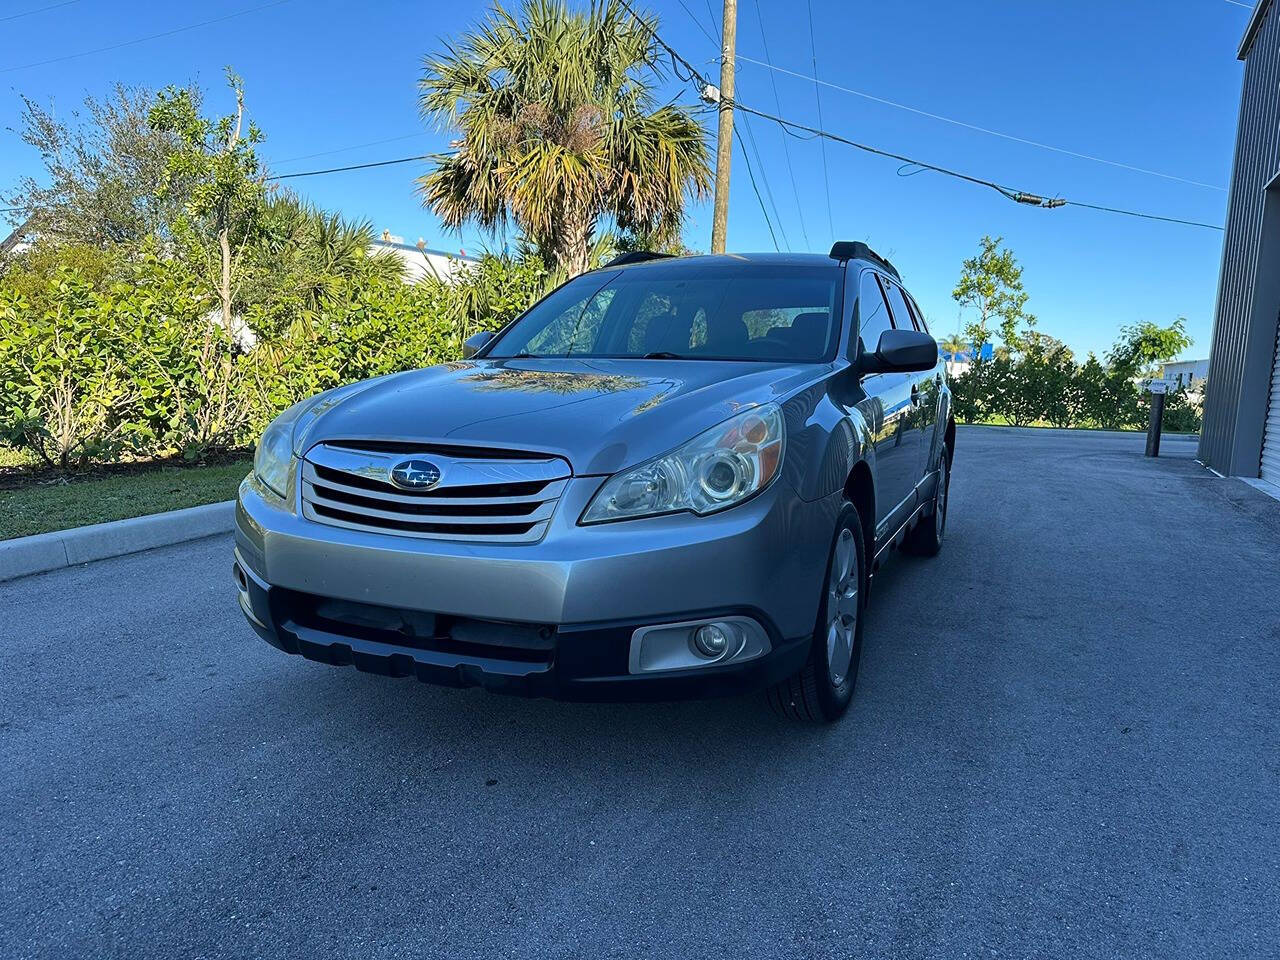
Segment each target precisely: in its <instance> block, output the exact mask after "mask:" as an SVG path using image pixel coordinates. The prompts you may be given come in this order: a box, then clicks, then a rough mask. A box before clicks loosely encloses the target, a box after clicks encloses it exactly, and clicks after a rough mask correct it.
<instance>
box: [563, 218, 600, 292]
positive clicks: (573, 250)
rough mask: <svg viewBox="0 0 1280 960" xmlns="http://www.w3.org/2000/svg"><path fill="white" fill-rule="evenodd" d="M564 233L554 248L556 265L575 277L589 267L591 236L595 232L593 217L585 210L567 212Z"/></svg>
mask: <svg viewBox="0 0 1280 960" xmlns="http://www.w3.org/2000/svg"><path fill="white" fill-rule="evenodd" d="M563 222H564V233H563V235H562V237H561V240H560V244H559V248H558V249H557V250H556V265H557V266H558V267H560V269H561V270H563V271H564V272H565V274H566V275H567V276H569V277H576V276H578V275H579V274H581V273H586V272H587V271H588V270H590V269H591V237H592V235H593V234H594V233H595V226H596V224H595V218H594V217H592V216H591V215H590V214H588V213H587V212H586V211H575V212H571V213H567V214H566V215H565V217H564V221H563Z"/></svg>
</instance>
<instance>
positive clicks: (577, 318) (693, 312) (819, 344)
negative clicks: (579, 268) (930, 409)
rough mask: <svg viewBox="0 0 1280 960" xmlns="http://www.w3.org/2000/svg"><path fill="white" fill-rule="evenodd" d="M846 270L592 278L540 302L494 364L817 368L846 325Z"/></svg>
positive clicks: (694, 271) (760, 267) (674, 267)
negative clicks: (556, 360)
mask: <svg viewBox="0 0 1280 960" xmlns="http://www.w3.org/2000/svg"><path fill="white" fill-rule="evenodd" d="M841 279H842V278H841V275H840V271H839V268H838V267H834V266H833V267H827V266H822V267H796V266H777V265H768V264H744V265H742V266H740V267H738V266H724V265H718V266H714V267H705V268H704V267H700V266H698V265H694V264H689V263H687V262H686V263H683V264H671V265H665V266H664V265H655V266H646V267H641V268H638V269H631V270H619V271H615V272H613V273H611V274H601V273H595V274H584V275H583V276H581V277H578V278H576V279H574V280H572V281H570V282H569V283H567V284H565V285H564V286H563V287H561V288H560V289H559V290H557V291H556V292H555V293H553V294H552V295H551V296H549V297H548V298H547V299H545V300H543V301H542V302H541V303H538V304H536V305H534V306H533V307H532V308H531V309H530V310H529V311H528V313H526V314H525V315H524V316H523V317H521V318H520V319H519V320H518V321H517V322H516V323H515V324H514V325H513V326H512V327H511V328H510V329H509V330H507V331H506V333H504V334H503V335H502V336H501V337H500V338H499V339H498V341H497V342H496V343H495V344H494V347H493V349H491V350H489V351H487V352H486V356H490V357H514V356H520V355H528V356H542V357H563V356H575V357H577V356H583V357H643V356H646V355H648V354H655V353H667V354H676V355H678V356H681V357H690V358H695V359H715V360H776V361H784V362H810V361H820V360H823V359H827V358H829V354H830V353H831V352H833V351H834V347H835V340H836V337H837V336H838V334H839V325H838V324H837V323H835V322H834V321H833V318H834V317H835V316H836V315H837V300H836V298H837V291H838V289H839V286H838V284H839V283H840V281H841Z"/></svg>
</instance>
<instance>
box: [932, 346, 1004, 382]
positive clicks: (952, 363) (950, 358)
mask: <svg viewBox="0 0 1280 960" xmlns="http://www.w3.org/2000/svg"><path fill="white" fill-rule="evenodd" d="M941 352H942V359H943V360H944V361H945V362H946V364H947V376H948V377H958V376H960V374H962V373H967V372H968V370H969V368H970V367H971V366H973V355H974V354H973V348H972V347H971V348H969V349H968V350H957V351H956V352H955V353H948V352H947V351H946V350H943V351H941ZM979 355H980V356H981V357H982V359H983V360H990V359H991V358H992V356H993V355H994V353H993V348H992V346H991V344H989V343H984V344H983V345H982V350H981V352H980V354H979Z"/></svg>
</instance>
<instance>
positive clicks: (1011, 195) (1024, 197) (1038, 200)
mask: <svg viewBox="0 0 1280 960" xmlns="http://www.w3.org/2000/svg"><path fill="white" fill-rule="evenodd" d="M618 2H619V3H621V4H622V5H623V6H624V7H625V8H626V9H627V12H628V13H630V14H631V15H632V16H633V17H635V16H636V13H635V10H633V9H632V8H631V5H630V4H629V3H628V2H627V0H618ZM636 19H637V20H639V18H638V17H636ZM639 22H640V23H641V24H642V25H643V26H644V28H645V30H646V31H647V32H648V33H649V35H650V36H651V37H653V39H654V42H655V43H657V44H658V45H659V46H660V47H662V48H663V49H664V50H665V51H667V53H668V54H669V55H670V56H671V58H672V62H677V61H678V62H680V63H682V64H684V65H685V67H686V68H687V69H688V71H689V72H690V74H691V75H692V76H693V77H696V78H697V79H699V80H701V81H702V83H704V84H705V83H706V78H704V77H703V76H702V75H701V74H700V73H699V72H698V70H697V69H696V68H695V67H694V66H693V65H692V64H690V63H689V61H688V60H685V59H684V58H683V57H681V56H680V54H679V53H678V52H677V51H676V50H675V49H674V48H672V47H671V45H670V44H668V43H667V42H666V41H665V40H663V39H662V38H661V37H660V36H659V35H658V33H657V31H655V30H654V29H653V27H651V26H649V25H648V24H647V23H645V22H644V21H643V20H640V21H639ZM732 105H733V107H734V108H736V109H738V110H741V111H743V112H744V113H749V114H753V115H754V116H757V117H761V118H762V119H765V120H772V121H773V122H774V123H776V124H778V125H779V126H780V127H781V128H782V129H783V130H785V131H787V132H788V133H790V134H791V135H792V136H796V137H797V138H798V139H806V138H804V137H800V136H799V134H797V133H796V131H797V130H799V131H803V132H804V133H807V134H810V136H811V137H821V138H823V139H824V140H834V141H835V142H837V143H843V144H845V145H847V146H850V147H856V148H857V149H859V150H864V151H866V152H867V153H873V154H875V155H877V156H881V157H888V158H889V159H892V160H897V161H899V162H900V163H903V164H907V165H910V166H917V167H923V168H924V169H926V170H932V171H934V172H935V173H941V174H945V175H946V176H949V177H955V178H956V179H958V180H965V181H967V182H969V183H973V184H977V185H979V186H983V187H989V188H991V189H992V190H995V191H996V192H997V193H999V194H1001V195H1002V196H1004V197H1005V198H1007V199H1009V200H1012V201H1014V202H1015V203H1023V204H1028V205H1030V206H1037V207H1046V208H1049V209H1053V208H1056V207H1065V206H1067V205H1068V203H1070V204H1071V205H1073V206H1077V207H1085V208H1087V209H1090V210H1100V211H1103V212H1105V213H1115V214H1120V215H1121V216H1126V217H1140V218H1142V219H1145V220H1159V221H1162V222H1164V223H1179V224H1184V225H1186V226H1190V227H1204V228H1206V229H1208V230H1222V229H1223V228H1222V226H1221V225H1220V224H1216V223H1204V222H1202V221H1199V220H1184V219H1182V218H1181V217H1166V216H1161V215H1160V214H1154V213H1143V212H1142V211H1138V210H1126V209H1123V208H1121V207H1107V206H1102V205H1101V204H1090V203H1084V202H1082V201H1078V200H1072V201H1068V200H1066V199H1064V198H1062V197H1043V196H1040V195H1039V194H1035V193H1030V192H1028V191H1025V190H1017V189H1014V188H1013V187H1007V186H1002V185H1001V184H998V183H996V182H995V181H993V180H986V179H983V178H982V177H975V176H972V175H970V174H967V173H960V172H959V171H956V170H950V169H948V168H946V167H940V166H938V165H937V164H932V163H924V162H923V161H920V160H915V159H913V158H911V157H906V156H903V155H901V154H898V153H892V152H890V151H888V150H881V149H880V148H878V147H872V146H868V145H867V144H865V143H858V142H857V141H856V140H850V139H849V138H848V137H842V136H840V135H839V134H835V133H830V132H828V131H826V130H822V129H820V128H818V127H810V126H807V125H805V124H803V123H796V122H795V121H794V120H787V119H785V118H784V117H780V116H776V115H774V114H769V113H765V112H764V111H762V110H756V109H754V108H752V107H748V106H746V105H745V104H743V103H741V102H737V101H735V102H734V103H733V104H732Z"/></svg>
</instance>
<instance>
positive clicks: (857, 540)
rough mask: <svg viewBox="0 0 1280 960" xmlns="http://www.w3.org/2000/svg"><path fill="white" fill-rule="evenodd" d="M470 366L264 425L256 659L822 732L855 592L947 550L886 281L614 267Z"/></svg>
mask: <svg viewBox="0 0 1280 960" xmlns="http://www.w3.org/2000/svg"><path fill="white" fill-rule="evenodd" d="M465 354H466V357H467V358H466V359H464V360H462V361H459V362H453V363H444V364H440V365H438V366H434V367H429V368H427V369H423V370H415V371H410V372H407V373H401V374H396V375H394V376H388V377H383V378H380V379H376V380H368V381H364V382H361V383H353V384H350V385H348V386H344V387H339V388H337V389H335V390H330V391H328V392H326V393H322V394H320V395H319V396H316V397H313V398H311V399H310V400H306V401H303V402H302V403H299V404H297V405H296V406H294V407H292V408H291V409H289V410H287V411H285V413H283V414H282V415H281V416H280V417H279V418H277V419H276V420H275V421H274V422H273V423H272V424H271V426H270V427H268V428H267V430H266V432H265V433H264V434H263V436H262V439H261V441H260V443H259V445H258V448H257V453H256V456H255V460H254V470H253V473H252V474H251V475H250V476H248V477H247V478H246V479H245V481H244V483H243V484H242V485H241V487H240V494H239V501H238V504H237V509H236V548H235V567H234V573H235V578H236V582H237V585H238V587H239V597H240V607H241V609H242V610H243V612H244V614H245V616H246V617H248V619H249V622H250V623H251V624H252V625H253V628H254V629H255V630H256V631H257V632H258V633H259V634H260V635H261V636H262V637H263V638H264V639H265V640H266V641H267V642H268V643H271V644H272V645H274V646H276V647H278V648H280V649H281V650H284V651H286V652H288V653H296V654H301V655H302V656H305V657H307V658H309V659H313V660H319V661H321V662H324V663H330V664H351V665H354V666H355V667H357V668H358V669H361V670H367V671H370V672H374V673H382V674H388V675H392V676H416V677H418V678H419V679H421V680H425V681H428V682H432V683H442V684H449V685H454V686H466V685H478V686H482V687H486V688H488V689H491V690H499V691H508V692H517V693H525V694H534V695H546V696H555V697H564V698H578V699H653V698H662V699H666V698H673V697H685V696H703V695H712V694H724V693H733V692H741V691H744V690H751V689H766V690H767V691H768V698H769V701H770V703H771V704H772V705H773V706H774V708H775V709H777V710H778V711H779V712H781V713H783V714H786V715H790V716H794V717H798V718H802V719H811V720H825V721H830V720H834V719H836V718H837V717H839V716H840V715H841V714H842V713H843V712H844V710H845V708H846V707H847V706H848V704H849V700H850V698H851V696H852V693H853V686H854V681H855V679H856V677H857V673H858V659H859V654H860V649H861V642H862V626H863V610H864V606H865V604H866V601H867V593H868V588H869V587H870V584H871V580H872V574H873V571H874V570H875V569H876V567H877V565H878V564H879V563H880V562H881V560H883V559H884V556H885V554H886V552H887V551H889V550H890V549H891V548H893V547H896V546H905V547H908V548H910V549H912V550H914V551H916V552H920V553H925V554H933V553H936V552H937V551H938V549H939V548H940V547H941V544H942V537H943V531H944V528H945V523H946V516H947V488H948V481H949V477H950V467H951V458H952V455H953V452H954V449H955V425H954V421H953V419H952V416H951V411H950V395H949V392H948V389H947V385H946V379H945V376H944V368H943V365H942V363H941V362H940V359H939V353H938V347H937V344H936V342H935V341H934V340H933V338H932V337H931V336H930V335H929V332H928V329H927V327H926V325H925V320H924V317H923V316H922V315H921V313H920V310H919V308H918V307H917V306H916V304H915V302H914V301H913V300H912V298H911V296H910V294H908V293H907V292H906V291H905V290H904V289H903V287H902V286H901V282H900V278H899V276H898V273H897V271H896V270H895V269H894V268H893V266H892V265H891V264H889V262H888V261H887V260H885V259H884V258H882V257H880V256H878V255H877V254H876V253H874V252H873V251H872V250H870V249H869V248H868V247H867V246H866V244H863V243H838V244H836V245H835V246H834V247H833V248H832V250H831V254H830V255H829V256H826V257H823V256H820V255H768V256H763V255H760V256H758V255H733V256H709V257H708V256H700V257H679V258H670V257H663V256H658V255H655V254H646V253H633V254H627V255H624V256H623V257H620V258H619V259H617V260H615V261H614V262H613V263H611V264H609V265H608V266H607V267H604V268H603V269H600V270H595V271H592V272H590V273H587V274H583V275H582V276H579V277H576V278H574V279H573V280H570V281H569V282H568V283H565V284H564V285H563V286H561V287H559V288H558V289H556V290H555V291H553V292H552V293H550V294H549V295H548V296H547V297H545V298H544V299H543V300H541V301H540V302H539V303H537V304H535V305H534V306H533V307H531V308H530V309H529V310H528V311H527V312H525V313H524V314H523V315H522V316H520V317H519V318H517V319H516V320H515V321H513V322H512V323H511V324H509V325H508V326H507V327H506V328H504V329H503V330H501V331H499V332H498V333H497V334H496V335H490V334H487V333H485V334H478V335H477V336H475V337H473V338H472V339H471V340H469V341H468V342H467V345H466V350H465Z"/></svg>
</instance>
